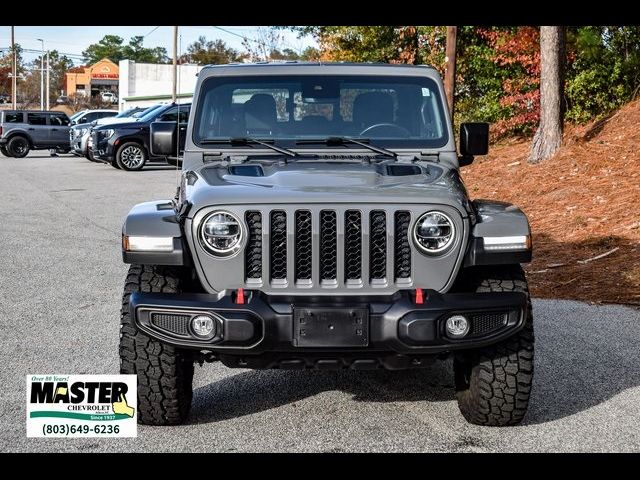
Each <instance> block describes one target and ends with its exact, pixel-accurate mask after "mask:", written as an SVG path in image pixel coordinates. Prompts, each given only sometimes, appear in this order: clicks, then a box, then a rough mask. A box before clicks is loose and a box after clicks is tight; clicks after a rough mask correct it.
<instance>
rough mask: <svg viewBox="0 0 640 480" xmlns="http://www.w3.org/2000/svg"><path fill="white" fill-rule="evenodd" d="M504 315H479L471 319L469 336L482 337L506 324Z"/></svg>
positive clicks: (505, 315)
mask: <svg viewBox="0 0 640 480" xmlns="http://www.w3.org/2000/svg"><path fill="white" fill-rule="evenodd" d="M507 317H508V315H507V314H506V313H479V314H476V315H473V316H472V317H471V334H472V335H484V334H487V333H490V332H493V331H494V330H498V329H499V328H500V327H503V326H505V325H506V324H507Z"/></svg>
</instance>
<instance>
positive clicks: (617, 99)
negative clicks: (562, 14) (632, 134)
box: [565, 26, 640, 122]
mask: <svg viewBox="0 0 640 480" xmlns="http://www.w3.org/2000/svg"><path fill="white" fill-rule="evenodd" d="M568 53H569V55H568V56H569V67H568V70H567V76H566V90H565V95H566V100H567V112H566V118H567V119H568V120H571V121H574V122H586V121H589V120H591V119H593V118H599V117H602V116H604V115H606V114H608V113H609V112H611V111H612V110H614V109H616V108H618V107H620V106H621V105H623V104H624V103H626V102H628V101H629V100H631V99H633V98H634V97H635V96H636V95H637V93H638V88H639V87H640V27H639V26H626V27H623V26H589V27H577V28H572V29H570V30H569V32H568Z"/></svg>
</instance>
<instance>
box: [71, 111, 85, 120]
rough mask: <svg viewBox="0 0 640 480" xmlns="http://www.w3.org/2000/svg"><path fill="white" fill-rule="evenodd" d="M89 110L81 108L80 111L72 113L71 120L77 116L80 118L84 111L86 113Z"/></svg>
mask: <svg viewBox="0 0 640 480" xmlns="http://www.w3.org/2000/svg"><path fill="white" fill-rule="evenodd" d="M86 111H87V110H81V111H79V112H76V113H74V114H73V115H71V117H69V120H72V121H73V120H75V119H76V118H79V117H80V116H81V115H82V114H83V113H85V112H86Z"/></svg>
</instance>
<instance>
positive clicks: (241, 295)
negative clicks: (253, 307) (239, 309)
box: [236, 288, 245, 305]
mask: <svg viewBox="0 0 640 480" xmlns="http://www.w3.org/2000/svg"><path fill="white" fill-rule="evenodd" d="M236 303H237V304H238V305H244V303H245V301H244V288H239V289H238V292H237V293H236Z"/></svg>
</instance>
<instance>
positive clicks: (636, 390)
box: [0, 154, 640, 452]
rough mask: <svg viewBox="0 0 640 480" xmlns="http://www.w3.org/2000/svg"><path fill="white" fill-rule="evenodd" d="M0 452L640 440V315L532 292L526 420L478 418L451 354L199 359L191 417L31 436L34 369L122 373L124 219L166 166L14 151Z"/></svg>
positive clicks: (1, 300) (2, 325) (0, 284)
mask: <svg viewBox="0 0 640 480" xmlns="http://www.w3.org/2000/svg"><path fill="white" fill-rule="evenodd" d="M0 166H1V167H2V169H1V170H0V172H1V173H0V192H1V197H2V201H3V202H2V208H1V209H0V248H1V249H2V250H1V251H2V254H1V255H0V269H1V270H0V271H1V272H2V273H1V276H0V316H1V318H0V338H1V339H2V348H0V365H2V368H1V369H0V382H1V383H0V385H2V388H0V451H34V450H35V451H44V450H47V451H56V450H68V451H77V450H82V451H119V450H124V451H131V450H142V451H156V450H158V451H191V450H193V451H208V450H211V451H274V450H285V451H337V452H341V451H456V452H457V451H499V452H503V451H563V450H568V451H640V348H638V327H639V326H640V312H639V311H637V310H633V309H629V308H625V307H620V306H591V305H586V304H583V303H577V302H567V301H549V300H536V301H534V313H535V315H536V322H537V324H536V329H537V331H536V335H537V347H536V348H537V356H536V376H535V385H534V393H533V396H532V399H531V408H530V411H529V414H528V416H527V418H526V421H525V423H524V424H523V425H522V426H519V427H514V428H508V429H505V428H503V429H496V428H482V427H476V426H471V425H468V424H467V423H465V422H464V420H463V419H462V417H461V416H460V415H459V413H458V410H457V406H456V402H455V400H454V396H453V379H452V375H451V365H450V362H440V363H436V364H435V365H434V366H432V367H431V368H429V369H426V370H424V371H414V372H409V373H407V372H365V373H358V372H285V371H262V372H260V371H244V370H229V369H226V368H225V367H223V366H220V365H216V364H210V365H205V367H204V368H197V370H196V378H195V392H194V406H193V410H192V414H191V417H190V418H189V424H188V425H185V426H180V427H172V428H153V427H142V426H141V427H140V428H139V431H138V438H137V439H112V440H105V439H100V440H98V439H81V440H60V439H59V440H43V439H27V438H26V437H25V405H24V397H25V375H26V374H29V373H78V374H80V373H117V370H118V359H117V339H118V308H119V303H120V294H121V286H122V285H121V284H122V281H123V278H124V276H125V272H126V267H125V266H124V265H123V264H122V262H121V259H120V247H119V245H120V227H121V222H122V219H123V217H124V215H125V214H126V213H127V211H128V210H129V208H130V207H131V206H132V205H133V204H134V203H137V202H141V201H146V200H152V199H162V198H169V197H170V196H171V195H172V194H173V193H174V185H175V180H176V174H175V172H174V171H171V170H170V169H167V168H157V169H154V170H145V171H143V172H138V173H126V172H122V171H118V170H115V169H113V168H111V167H108V166H105V165H99V164H92V163H90V162H88V161H87V160H84V159H81V158H75V157H70V156H61V157H58V158H50V157H48V155H46V154H45V155H43V154H37V155H34V154H31V155H30V156H29V157H28V158H26V159H21V160H16V159H8V158H4V157H0Z"/></svg>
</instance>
